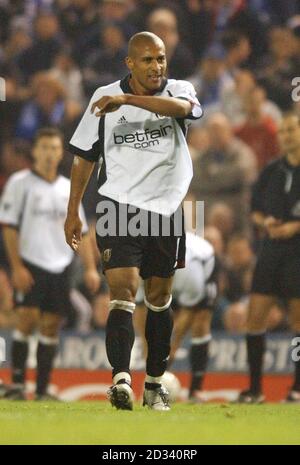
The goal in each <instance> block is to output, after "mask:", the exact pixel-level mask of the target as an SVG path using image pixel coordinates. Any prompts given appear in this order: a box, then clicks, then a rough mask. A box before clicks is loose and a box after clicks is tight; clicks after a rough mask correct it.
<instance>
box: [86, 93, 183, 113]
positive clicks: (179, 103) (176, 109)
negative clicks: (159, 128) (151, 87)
mask: <svg viewBox="0 0 300 465" xmlns="http://www.w3.org/2000/svg"><path fill="white" fill-rule="evenodd" d="M122 105H132V106H134V107H138V108H143V109H144V110H148V111H151V112H152V113H158V114H159V115H163V116H171V117H173V118H185V117H186V116H188V115H189V114H190V113H191V111H192V103H191V102H189V101H188V100H183V99H179V98H173V97H155V96H148V95H132V94H123V95H115V96H104V97H101V98H100V99H99V100H97V101H96V102H94V103H93V105H92V108H91V112H92V113H93V112H94V111H95V109H96V108H97V109H98V110H99V111H97V112H96V113H95V115H96V116H98V117H99V116H104V115H105V114H106V113H111V112H113V111H116V110H118V109H119V108H120V107H121V106H122Z"/></svg>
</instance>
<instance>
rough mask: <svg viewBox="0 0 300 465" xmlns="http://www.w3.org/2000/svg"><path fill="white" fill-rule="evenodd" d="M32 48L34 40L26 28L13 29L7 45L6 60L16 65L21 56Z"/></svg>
mask: <svg viewBox="0 0 300 465" xmlns="http://www.w3.org/2000/svg"><path fill="white" fill-rule="evenodd" d="M31 46H32V39H31V37H30V34H29V32H28V31H27V29H26V28H24V27H23V28H22V27H18V28H12V30H11V32H10V35H9V38H8V40H7V42H6V44H5V60H6V62H10V63H11V64H13V63H14V64H16V63H17V61H18V59H19V57H20V55H22V53H23V52H24V51H25V50H28V49H30V47H31Z"/></svg>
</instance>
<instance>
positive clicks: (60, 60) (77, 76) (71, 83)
mask: <svg viewBox="0 0 300 465" xmlns="http://www.w3.org/2000/svg"><path fill="white" fill-rule="evenodd" d="M49 75H51V76H53V77H54V79H56V80H57V81H59V82H60V83H61V84H62V85H63V87H64V89H65V92H66V97H67V99H69V100H73V101H74V102H77V103H78V104H79V105H80V106H81V107H83V104H84V103H85V98H84V92H83V82H82V80H83V79H82V73H81V70H80V69H79V68H78V67H77V65H76V64H75V61H74V60H73V58H72V56H71V54H70V53H69V52H68V51H66V50H63V51H61V52H60V53H59V54H58V55H57V56H56V57H55V59H54V66H53V68H52V69H51V70H50V72H49Z"/></svg>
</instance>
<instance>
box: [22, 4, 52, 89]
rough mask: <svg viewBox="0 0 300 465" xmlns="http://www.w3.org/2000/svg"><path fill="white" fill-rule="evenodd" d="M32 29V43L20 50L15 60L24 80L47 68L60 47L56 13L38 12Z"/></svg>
mask: <svg viewBox="0 0 300 465" xmlns="http://www.w3.org/2000/svg"><path fill="white" fill-rule="evenodd" d="M34 31H35V36H34V41H33V44H32V45H31V46H30V47H29V48H27V49H26V50H25V51H24V52H22V53H21V55H20V56H19V58H18V60H17V63H18V66H19V69H20V71H21V73H22V76H23V78H24V81H25V82H28V80H29V78H30V77H31V76H32V75H34V74H35V73H37V72H38V71H43V70H47V69H49V68H50V67H51V66H52V63H53V60H54V57H55V56H56V55H57V53H58V52H59V50H60V48H61V42H60V40H59V23H58V19H57V17H56V15H54V14H51V13H43V14H40V15H39V16H38V17H37V18H36V20H35V24H34Z"/></svg>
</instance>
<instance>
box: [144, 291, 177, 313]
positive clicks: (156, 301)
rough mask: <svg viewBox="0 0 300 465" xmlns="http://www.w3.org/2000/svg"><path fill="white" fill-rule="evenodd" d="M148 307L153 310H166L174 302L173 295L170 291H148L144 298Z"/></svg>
mask: <svg viewBox="0 0 300 465" xmlns="http://www.w3.org/2000/svg"><path fill="white" fill-rule="evenodd" d="M144 302H145V305H146V306H147V308H150V310H153V311H164V310H167V308H169V307H170V305H171V302H172V295H171V294H169V293H162V294H156V293H155V292H153V293H152V292H148V293H147V296H145V298H144Z"/></svg>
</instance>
